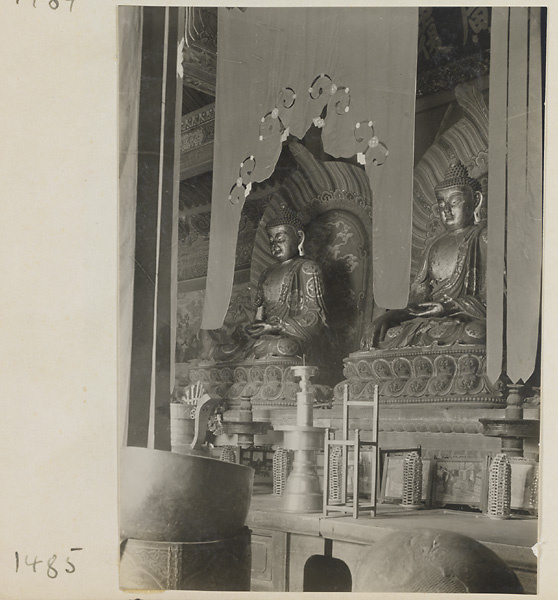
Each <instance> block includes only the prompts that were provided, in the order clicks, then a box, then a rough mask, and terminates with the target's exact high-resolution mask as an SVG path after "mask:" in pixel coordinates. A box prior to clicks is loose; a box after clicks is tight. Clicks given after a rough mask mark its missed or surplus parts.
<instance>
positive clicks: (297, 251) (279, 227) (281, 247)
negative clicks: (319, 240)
mask: <svg viewBox="0 0 558 600" xmlns="http://www.w3.org/2000/svg"><path fill="white" fill-rule="evenodd" d="M266 231H267V235H268V237H269V247H270V250H271V254H272V255H273V258H275V259H277V260H278V261H279V262H285V261H287V260H290V259H291V258H294V257H295V256H298V255H301V256H302V255H303V250H302V244H303V242H304V231H303V230H302V223H301V221H300V219H299V218H298V217H297V216H296V214H295V213H294V212H293V211H292V210H291V209H290V208H289V207H288V206H287V205H286V204H282V205H281V206H280V208H279V211H278V212H277V214H276V215H275V217H274V218H272V219H271V220H270V221H268V222H267V224H266Z"/></svg>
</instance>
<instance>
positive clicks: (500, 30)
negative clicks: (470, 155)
mask: <svg viewBox="0 0 558 600" xmlns="http://www.w3.org/2000/svg"><path fill="white" fill-rule="evenodd" d="M540 28H541V22H540V8H519V7H518V8H495V9H493V19H492V43H491V48H492V58H491V65H490V72H491V75H490V77H491V79H490V132H489V148H490V176H489V190H488V206H489V212H488V240H489V244H488V253H489V258H488V290H487V291H488V294H487V353H488V361H487V362H488V375H489V377H490V378H491V379H492V381H495V380H496V379H498V377H499V376H500V374H501V372H502V371H504V372H505V373H506V374H507V375H508V376H509V378H510V379H511V380H512V381H513V382H514V383H517V382H518V381H519V380H523V381H524V382H526V381H527V380H528V379H529V377H530V376H531V374H532V373H533V370H534V367H535V361H536V356H537V344H538V336H539V320H540V294H541V272H542V167H543V165H542V143H543V138H542V68H541V30H540ZM508 44H509V45H508ZM504 273H506V274H507V276H506V277H505V278H504V275H503V274H504Z"/></svg>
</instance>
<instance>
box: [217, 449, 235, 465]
mask: <svg viewBox="0 0 558 600" xmlns="http://www.w3.org/2000/svg"><path fill="white" fill-rule="evenodd" d="M220 459H221V460H222V461H224V462H230V463H235V462H236V453H235V451H234V446H223V449H222V450H221V456H220Z"/></svg>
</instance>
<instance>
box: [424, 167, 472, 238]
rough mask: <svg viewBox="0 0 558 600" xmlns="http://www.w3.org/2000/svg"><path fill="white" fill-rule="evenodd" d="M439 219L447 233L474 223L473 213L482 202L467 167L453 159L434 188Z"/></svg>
mask: <svg viewBox="0 0 558 600" xmlns="http://www.w3.org/2000/svg"><path fill="white" fill-rule="evenodd" d="M434 191H435V193H436V202H437V203H438V210H439V213H440V219H441V221H442V224H443V225H444V227H445V228H446V229H447V230H449V231H455V230H459V229H463V228H464V227H468V226H469V225H473V224H474V223H475V220H476V219H475V211H476V210H477V209H478V208H479V207H480V205H481V202H482V192H481V185H480V183H479V182H478V181H477V180H476V179H473V178H472V177H470V176H469V172H468V171H467V167H465V165H463V164H462V163H461V162H460V161H459V160H458V159H454V160H453V161H452V162H451V163H450V166H449V168H448V170H447V171H446V174H445V176H444V179H443V180H442V181H441V182H440V183H439V184H438V185H437V186H436V187H435V188H434Z"/></svg>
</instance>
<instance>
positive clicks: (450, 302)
mask: <svg viewBox="0 0 558 600" xmlns="http://www.w3.org/2000/svg"><path fill="white" fill-rule="evenodd" d="M454 236H455V234H454V232H446V233H444V234H442V235H441V236H439V237H437V238H435V239H434V240H433V241H432V242H431V243H430V244H429V245H428V246H427V248H426V250H425V252H424V254H423V257H422V261H421V265H420V269H419V271H418V273H417V276H416V277H415V280H414V282H413V284H412V285H411V293H410V306H413V305H416V304H418V303H421V302H441V303H442V304H444V305H445V306H448V307H449V311H450V314H449V315H446V316H443V317H416V318H414V319H412V320H409V321H406V322H404V323H402V324H401V325H398V326H396V327H392V328H391V329H389V330H388V332H387V334H386V338H385V340H384V341H383V342H381V343H380V348H382V349H391V348H406V347H410V346H431V345H433V344H438V345H451V344H473V345H478V344H485V342H486V249H487V236H486V227H485V226H484V225H483V226H479V225H471V226H469V227H468V228H467V229H466V230H465V231H464V232H462V240H461V242H460V243H459V247H458V250H457V256H456V260H455V264H454V267H453V271H452V273H451V275H450V276H449V277H447V278H445V279H441V280H436V279H434V277H433V275H432V258H433V253H434V250H435V248H436V247H437V246H439V245H440V243H441V242H443V241H444V240H446V239H449V238H450V237H454Z"/></svg>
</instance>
